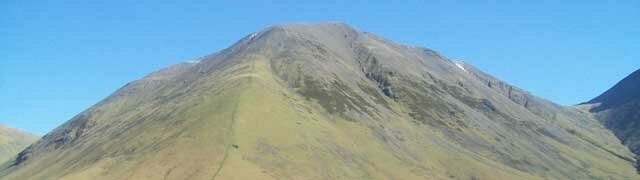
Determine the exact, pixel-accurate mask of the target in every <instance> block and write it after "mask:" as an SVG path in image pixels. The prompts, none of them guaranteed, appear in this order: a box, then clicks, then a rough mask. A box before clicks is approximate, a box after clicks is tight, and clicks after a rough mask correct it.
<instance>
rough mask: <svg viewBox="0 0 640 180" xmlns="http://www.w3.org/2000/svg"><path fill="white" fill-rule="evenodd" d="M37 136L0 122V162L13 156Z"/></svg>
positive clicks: (36, 138)
mask: <svg viewBox="0 0 640 180" xmlns="http://www.w3.org/2000/svg"><path fill="white" fill-rule="evenodd" d="M38 138H39V137H38V136H37V135H34V134H31V133H28V132H26V131H22V130H19V129H14V128H10V127H7V126H4V125H2V124H0V163H2V162H4V161H7V160H8V159H10V158H11V157H13V156H15V155H16V154H18V152H20V151H22V150H23V149H24V148H26V147H27V146H28V145H29V144H31V143H33V142H35V141H36V140H38Z"/></svg>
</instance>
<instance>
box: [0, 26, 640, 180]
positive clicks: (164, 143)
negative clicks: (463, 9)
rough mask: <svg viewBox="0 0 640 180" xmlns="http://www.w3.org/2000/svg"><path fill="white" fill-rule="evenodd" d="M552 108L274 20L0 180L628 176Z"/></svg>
mask: <svg viewBox="0 0 640 180" xmlns="http://www.w3.org/2000/svg"><path fill="white" fill-rule="evenodd" d="M635 162H636V160H635V159H634V156H633V154H632V153H631V152H630V151H629V149H628V148H627V147H625V146H624V145H622V144H621V143H620V141H619V140H618V139H617V138H616V137H615V136H614V134H613V133H611V132H610V131H609V130H607V129H606V128H605V127H604V126H602V125H601V124H600V123H599V121H598V120H596V119H594V118H593V117H592V116H591V115H590V114H589V113H588V112H585V111H582V110H580V109H578V108H575V107H563V106H559V105H557V104H554V103H552V102H549V101H547V100H544V99H541V98H538V97H536V96H533V95H531V94H530V93H527V92H526V91H524V90H522V89H519V88H517V87H514V86H512V85H509V84H507V83H505V82H503V81H500V80H498V79H497V78H495V77H492V76H490V75H488V74H486V73H483V72H481V71H480V70H478V69H477V68H475V67H473V66H471V65H469V64H467V63H464V62H459V61H451V60H449V59H447V58H446V57H444V56H442V55H441V54H439V53H437V52H435V51H433V50H430V49H425V48H419V47H411V46H405V45H401V44H398V43H395V42H392V41H390V40H387V39H384V38H382V37H379V36H376V35H374V34H371V33H367V32H362V31H360V30H357V29H355V28H352V27H351V26H349V25H346V24H342V23H313V24H288V25H277V26H273V27H269V28H266V29H264V30H262V31H259V32H256V33H253V34H250V35H248V36H247V37H244V38H243V39H241V40H240V41H238V42H237V43H235V44H234V45H232V46H231V47H229V48H227V49H224V50H222V51H220V52H218V53H215V54H211V55H208V56H204V57H202V58H200V59H198V60H197V61H189V62H186V63H182V64H177V65H174V66H171V67H168V68H165V69H162V70H159V71H157V72H154V73H152V74H150V75H148V76H146V77H144V78H142V79H140V80H137V81H134V82H131V83H129V84H127V85H125V86H124V87H122V88H120V89H119V90H117V91H116V92H115V93H113V94H112V95H110V96H109V97H107V98H106V99H104V100H103V101H101V102H99V103H97V104H96V105H94V106H92V107H91V108H89V109H87V110H86V111H84V112H82V113H80V114H78V115H77V116H75V117H73V118H72V119H71V120H69V121H68V122H66V123H65V124H63V125H61V126H60V127H58V128H56V129H54V130H53V131H51V132H50V133H48V134H47V135H45V136H44V137H43V138H42V140H40V141H38V142H37V143H35V144H33V145H31V146H29V147H28V148H27V149H26V150H24V151H22V152H21V153H20V154H19V155H17V156H16V157H15V158H13V160H11V161H9V162H7V163H5V164H4V165H2V166H1V167H0V178H1V179H640V176H638V174H637V173H636V171H635V169H634V166H633V165H634V164H635Z"/></svg>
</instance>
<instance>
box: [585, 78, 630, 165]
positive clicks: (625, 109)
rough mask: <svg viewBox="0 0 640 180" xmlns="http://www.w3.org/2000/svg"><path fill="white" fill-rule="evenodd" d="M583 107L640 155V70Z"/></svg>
mask: <svg viewBox="0 0 640 180" xmlns="http://www.w3.org/2000/svg"><path fill="white" fill-rule="evenodd" d="M582 106H586V107H587V108H588V109H589V111H590V112H592V113H594V115H595V116H596V118H597V119H599V120H601V121H602V122H603V123H604V124H605V126H606V127H607V128H609V129H611V130H612V131H613V132H614V133H615V135H616V136H618V138H619V139H620V140H621V141H622V143H623V144H625V145H627V146H628V147H629V148H630V149H631V151H632V152H634V153H635V154H636V155H638V154H640V123H639V122H640V70H637V71H635V72H633V73H631V74H630V75H629V76H627V77H626V78H624V79H623V80H622V81H620V82H618V83H617V84H616V85H615V86H613V87H612V88H611V89H609V90H607V91H606V92H604V93H603V94H602V95H600V96H598V97H596V98H594V99H593V100H591V101H589V102H587V103H585V105H582ZM638 165H640V164H638ZM639 167H640V166H639Z"/></svg>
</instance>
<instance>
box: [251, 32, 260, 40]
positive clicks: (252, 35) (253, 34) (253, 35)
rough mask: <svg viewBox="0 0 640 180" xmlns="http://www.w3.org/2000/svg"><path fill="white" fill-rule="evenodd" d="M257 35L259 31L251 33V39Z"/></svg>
mask: <svg viewBox="0 0 640 180" xmlns="http://www.w3.org/2000/svg"><path fill="white" fill-rule="evenodd" d="M257 35H258V33H251V35H249V40H253V38H255V37H256V36H257Z"/></svg>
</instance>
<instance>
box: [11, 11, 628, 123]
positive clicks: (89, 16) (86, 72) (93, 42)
mask: <svg viewBox="0 0 640 180" xmlns="http://www.w3.org/2000/svg"><path fill="white" fill-rule="evenodd" d="M522 2H523V1H482V0H474V1H451V0H449V1H446V0H443V1H403V2H400V1H398V2H395V3H392V2H391V1H377V2H374V1H349V2H343V1H327V2H323V3H320V2H300V1H277V2H268V1H236V2H235V3H222V2H216V1H208V2H205V1H200V2H197V1H193V2H189V3H186V2H183V1H165V2H162V3H160V1H119V0H111V1H71V0H69V1H46V0H37V1H35V0H33V1H31V0H3V1H2V2H0V123H2V124H8V125H10V126H14V127H18V128H22V129H26V130H29V131H32V132H36V133H39V134H44V133H46V132H48V131H50V130H51V129H53V128H55V127H57V126H58V125H60V124H62V123H63V122H65V121H67V120H68V119H70V118H71V117H73V116H74V115H76V114H78V113H79V112H81V111H83V110H85V109H87V108H88V107H90V106H91V105H93V104H95V103H97V102H98V101H100V100H101V99H103V98H105V97H106V96H108V95H109V94H110V93H112V92H114V91H115V90H116V89H118V88H120V87H121V86H123V85H124V84H126V83H127V82H129V81H132V80H135V79H138V78H141V77H142V76H144V75H146V74H148V73H150V72H152V71H154V70H157V69H159V68H162V67H165V66H168V65H170V64H174V63H179V62H182V61H186V60H189V59H195V58H198V57H200V56H203V55H206V54H210V53H213V52H216V51H218V50H220V49H222V48H225V47H227V46H229V45H231V44H232V43H234V42H235V41H236V40H238V39H240V38H241V37H243V36H245V35H247V34H249V33H251V32H254V31H258V30H260V29H262V28H265V27H267V26H269V25H272V24H278V23H290V22H317V21H342V22H346V23H349V24H352V25H353V26H355V27H357V28H359V29H361V30H365V31H369V32H373V33H377V34H379V35H382V36H385V37H387V38H389V39H393V40H395V41H398V42H402V43H407V44H411V45H417V46H423V47H428V48H432V49H435V50H437V51H439V52H441V53H443V54H444V55H446V56H447V57H449V58H451V59H461V60H464V61H466V62H468V63H470V64H473V65H475V66H477V67H479V68H480V69H482V70H484V71H486V72H488V73H490V74H493V75H495V76H497V77H499V78H501V79H503V80H506V81H508V82H510V83H512V84H515V85H517V86H519V87H521V88H523V89H526V90H528V91H530V92H532V93H534V94H536V95H538V96H541V97H544V98H547V99H550V100H552V101H555V102H557V103H560V104H565V105H571V104H576V103H579V102H582V101H587V100H589V99H590V98H592V97H595V96H596V95H598V94H599V93H601V92H603V91H604V90H606V89H607V88H609V87H610V86H612V85H613V84H614V83H615V82H617V81H618V80H620V79H622V78H623V77H625V76H626V75H627V74H629V73H631V72H632V71H633V70H635V69H637V68H640V45H639V44H640V1H637V0H628V1H623V0H619V1H609V2H607V1H591V2H586V1H579V0H565V1H562V3H560V2H558V1H554V0H539V1H528V2H527V3H522Z"/></svg>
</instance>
